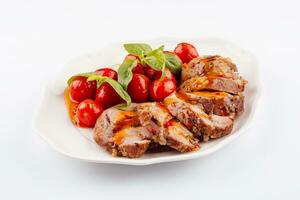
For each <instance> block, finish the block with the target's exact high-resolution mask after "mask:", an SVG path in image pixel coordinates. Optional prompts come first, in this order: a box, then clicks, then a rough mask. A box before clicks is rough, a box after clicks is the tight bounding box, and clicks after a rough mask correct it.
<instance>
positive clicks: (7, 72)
mask: <svg viewBox="0 0 300 200" xmlns="http://www.w3.org/2000/svg"><path fill="white" fill-rule="evenodd" d="M122 2H123V3H122ZM177 2H181V3H177ZM197 2H198V3H197ZM298 9H299V5H298V1H289V0H286V1H282V2H279V1H258V0H253V1H249V2H242V1H232V0H229V1H216V0H212V1H205V2H202V3H201V2H199V1H195V2H194V3H192V2H189V1H175V0H173V1H168V2H167V1H165V2H164V3H162V2H161V1H158V0H157V1H148V3H143V2H142V1H132V3H130V2H129V1H121V0H120V2H117V1H113V0H110V1H107V2H105V3H101V2H100V1H93V2H91V1H84V2H83V1H82V2H81V3H78V2H75V1H69V2H67V1H48V3H46V2H42V1H34V0H27V1H19V2H17V1H1V3H0V25H1V26H0V55H1V65H0V69H1V75H2V76H1V86H0V94H1V98H0V99H1V100H0V103H1V104H0V105H1V106H2V107H1V120H0V125H1V139H0V156H1V158H2V159H1V165H0V169H1V170H0V188H1V192H0V197H1V199H21V198H22V199H31V200H35V199H73V200H75V199H82V198H88V199H89V200H91V199H104V197H107V198H110V199H114V198H116V199H117V198H118V199H120V198H122V199H129V198H130V199H132V198H133V197H135V196H140V195H142V196H144V199H153V197H158V196H159V197H164V198H165V199H167V198H169V197H170V196H174V199H183V198H184V199H196V198H197V197H198V198H201V199H241V198H242V199H251V200H252V199H299V198H300V183H299V179H300V171H299V169H300V160H299V154H300V148H299V140H300V133H299V129H300V128H299V127H300V126H299V114H298V112H299V106H300V95H299V92H298V91H299V87H300V80H299V73H300V63H299V59H298V57H299V46H300V41H299V35H300V27H299V18H300V14H299V11H298ZM156 36H181V37H187V36H188V37H200V38H202V37H203V36H211V37H220V38H225V39H229V40H231V41H233V42H235V43H237V44H239V45H240V46H242V47H244V48H246V49H248V50H250V51H251V52H253V53H254V54H255V55H256V56H257V57H258V59H259V65H260V67H261V68H262V73H261V78H262V79H263V89H264V91H263V92H264V95H263V96H262V99H261V100H262V101H261V103H260V104H259V106H258V109H259V111H258V116H257V118H256V119H255V123H256V125H255V126H253V127H252V128H251V132H249V133H248V134H245V135H243V136H241V137H239V138H238V139H237V140H235V141H234V142H232V143H231V144H230V145H228V146H226V147H225V148H223V149H222V151H218V152H217V153H215V154H212V155H211V156H208V157H205V158H203V159H196V160H191V161H184V162H177V163H168V164H159V165H153V166H147V167H132V166H112V165H101V164H92V163H85V162H80V161H76V160H74V159H69V158H67V157H65V156H62V155H60V154H58V153H56V152H55V151H53V150H52V149H51V148H50V147H49V146H48V145H47V144H46V143H45V142H43V141H42V140H41V139H40V138H39V137H38V136H37V135H36V134H34V133H33V131H32V130H31V127H30V121H31V118H32V113H33V110H34V109H35V107H36V105H37V104H38V102H39V101H40V98H41V92H42V87H43V86H44V85H45V84H46V83H47V81H48V80H49V78H50V77H51V76H52V75H53V74H56V73H57V72H58V71H59V70H60V69H61V67H62V65H63V63H65V62H66V61H67V60H69V59H70V58H72V57H74V56H76V55H81V54H83V53H85V52H89V51H94V50H97V49H99V48H101V47H103V46H104V45H105V44H107V43H110V42H114V41H124V40H134V39H139V40H141V39H149V38H153V37H156ZM95 41H97V42H95Z"/></svg>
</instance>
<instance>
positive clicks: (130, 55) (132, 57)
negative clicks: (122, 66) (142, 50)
mask: <svg viewBox="0 0 300 200" xmlns="http://www.w3.org/2000/svg"><path fill="white" fill-rule="evenodd" d="M128 58H131V59H135V60H140V58H139V57H138V56H135V55H132V54H128V55H127V56H126V57H125V60H126V59H128Z"/></svg>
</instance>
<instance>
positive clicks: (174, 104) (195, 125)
mask: <svg viewBox="0 0 300 200" xmlns="http://www.w3.org/2000/svg"><path fill="white" fill-rule="evenodd" d="M164 105H165V106H166V107H167V109H168V110H169V112H170V113H171V114H172V115H173V116H174V117H176V118H177V119H178V120H179V121H180V122H181V123H183V124H184V125H185V126H186V127H187V128H188V129H189V130H190V131H192V132H193V133H194V135H195V136H199V137H200V138H202V139H203V140H204V141H208V140H209V139H214V138H219V137H222V136H224V135H227V134H229V133H230V132H231V130H232V127H233V120H232V119H231V118H230V117H226V116H218V115H214V114H209V115H208V114H206V113H205V112H204V111H203V108H202V106H201V105H193V104H190V103H188V102H186V101H185V100H184V99H182V98H180V95H178V94H177V93H176V92H174V93H172V94H171V95H170V96H168V97H166V98H165V100H164Z"/></svg>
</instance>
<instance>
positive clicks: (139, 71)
mask: <svg viewBox="0 0 300 200" xmlns="http://www.w3.org/2000/svg"><path fill="white" fill-rule="evenodd" d="M132 73H137V74H144V75H145V71H144V67H143V66H142V65H141V64H140V63H138V64H137V66H136V67H134V68H133V69H132Z"/></svg>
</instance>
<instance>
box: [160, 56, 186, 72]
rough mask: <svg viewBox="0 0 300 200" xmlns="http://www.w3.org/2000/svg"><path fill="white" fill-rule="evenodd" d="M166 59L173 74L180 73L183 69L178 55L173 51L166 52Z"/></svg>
mask: <svg viewBox="0 0 300 200" xmlns="http://www.w3.org/2000/svg"><path fill="white" fill-rule="evenodd" d="M164 54H165V59H166V66H167V67H168V68H169V69H170V71H171V72H172V73H173V74H179V73H180V72H181V69H182V61H181V60H180V58H178V56H177V55H175V54H173V53H171V52H164Z"/></svg>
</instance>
